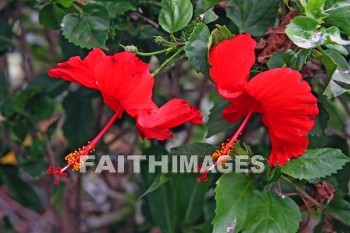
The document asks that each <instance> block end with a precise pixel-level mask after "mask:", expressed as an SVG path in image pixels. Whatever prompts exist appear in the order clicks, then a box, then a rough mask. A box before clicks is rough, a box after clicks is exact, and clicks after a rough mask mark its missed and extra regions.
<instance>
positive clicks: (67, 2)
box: [57, 0, 73, 8]
mask: <svg viewBox="0 0 350 233" xmlns="http://www.w3.org/2000/svg"><path fill="white" fill-rule="evenodd" d="M57 2H58V3H59V4H61V5H62V6H64V7H65V8H69V7H71V6H72V5H73V0H57Z"/></svg>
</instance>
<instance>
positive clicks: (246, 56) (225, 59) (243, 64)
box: [209, 34, 256, 92]
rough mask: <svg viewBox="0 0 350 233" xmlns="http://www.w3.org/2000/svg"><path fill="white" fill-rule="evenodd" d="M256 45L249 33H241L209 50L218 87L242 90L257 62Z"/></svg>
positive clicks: (211, 70) (212, 74)
mask: <svg viewBox="0 0 350 233" xmlns="http://www.w3.org/2000/svg"><path fill="white" fill-rule="evenodd" d="M255 45H256V42H255V41H254V40H253V39H252V38H251V37H250V35H249V34H240V35H237V36H235V37H234V38H232V39H231V40H224V41H222V42H220V43H219V44H218V45H217V46H215V47H214V48H213V49H212V50H211V51H210V52H209V61H210V64H211V65H212V68H211V69H210V76H211V77H212V79H213V80H214V82H215V83H216V85H217V88H218V89H222V90H229V91H230V92H235V91H241V90H242V88H243V87H244V86H245V85H246V84H247V80H248V78H249V71H250V68H251V67H252V65H253V64H254V62H255V54H254V48H255Z"/></svg>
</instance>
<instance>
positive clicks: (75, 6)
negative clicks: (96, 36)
mask: <svg viewBox="0 0 350 233" xmlns="http://www.w3.org/2000/svg"><path fill="white" fill-rule="evenodd" d="M73 7H74V8H75V9H76V10H77V11H78V12H79V13H80V14H83V13H84V11H83V9H81V7H80V6H78V5H77V4H76V3H75V2H74V3H73Z"/></svg>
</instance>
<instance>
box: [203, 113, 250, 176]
mask: <svg viewBox="0 0 350 233" xmlns="http://www.w3.org/2000/svg"><path fill="white" fill-rule="evenodd" d="M253 112H254V108H252V109H251V110H250V111H249V112H248V114H247V116H246V117H245V118H244V120H243V122H242V124H241V125H240V126H239V128H238V130H237V131H236V133H235V134H234V135H233V136H232V138H230V139H228V140H227V142H226V143H222V144H221V149H218V150H216V151H215V152H214V153H213V154H212V159H213V161H214V164H213V165H212V166H211V167H210V168H208V169H206V170H205V171H204V172H202V174H201V176H200V177H198V178H197V179H196V182H197V183H201V182H202V181H207V180H208V173H209V172H210V171H211V170H213V169H214V167H215V166H217V165H218V164H221V166H222V167H223V166H225V164H226V161H227V158H228V157H229V156H230V151H231V150H232V149H233V148H234V147H235V145H236V142H237V139H238V137H239V135H241V134H242V132H243V130H244V127H245V126H246V125H247V123H248V121H249V119H250V117H251V116H252V114H253Z"/></svg>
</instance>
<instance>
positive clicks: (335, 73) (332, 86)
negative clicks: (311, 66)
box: [312, 49, 350, 99]
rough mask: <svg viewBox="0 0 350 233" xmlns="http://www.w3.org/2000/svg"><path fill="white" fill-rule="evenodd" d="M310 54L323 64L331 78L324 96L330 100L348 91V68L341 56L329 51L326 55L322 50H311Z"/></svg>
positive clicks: (349, 82)
mask: <svg viewBox="0 0 350 233" xmlns="http://www.w3.org/2000/svg"><path fill="white" fill-rule="evenodd" d="M312 53H313V55H314V56H315V57H316V58H317V59H319V60H320V61H321V62H322V63H323V65H324V66H325V68H326V70H327V75H328V77H330V78H331V79H330V81H329V83H328V86H327V88H326V90H325V92H324V95H326V96H327V97H328V98H329V99H331V98H333V97H337V96H339V95H341V94H344V93H345V92H347V91H348V89H350V74H349V70H350V68H349V65H348V64H347V62H346V60H345V59H344V58H343V56H341V55H340V54H338V53H337V52H335V51H331V50H327V53H326V52H325V51H323V50H322V49H320V51H317V50H313V51H312ZM331 56H332V57H331Z"/></svg>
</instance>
